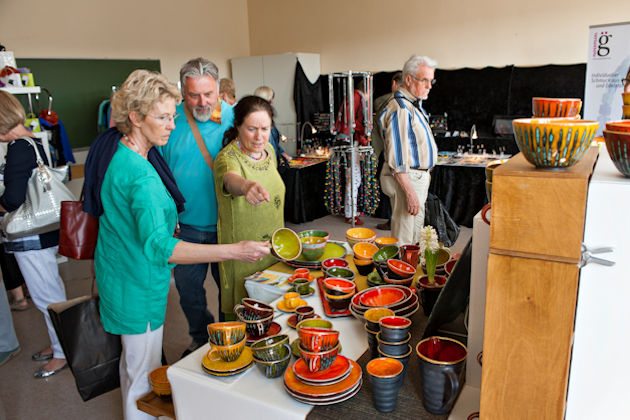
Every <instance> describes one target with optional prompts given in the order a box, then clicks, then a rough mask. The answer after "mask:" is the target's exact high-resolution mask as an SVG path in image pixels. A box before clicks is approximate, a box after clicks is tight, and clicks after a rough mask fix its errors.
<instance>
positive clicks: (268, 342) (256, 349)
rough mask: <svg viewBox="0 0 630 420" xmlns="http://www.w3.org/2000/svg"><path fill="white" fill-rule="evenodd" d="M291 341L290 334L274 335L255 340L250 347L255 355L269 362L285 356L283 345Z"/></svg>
mask: <svg viewBox="0 0 630 420" xmlns="http://www.w3.org/2000/svg"><path fill="white" fill-rule="evenodd" d="M288 343H289V336H288V335H286V334H278V335H272V336H271V337H266V338H263V339H260V340H258V341H255V342H253V343H252V344H251V346H250V348H251V349H252V353H253V355H254V357H256V358H257V359H259V360H264V361H267V362H270V361H273V360H279V359H281V358H282V357H283V356H284V353H283V350H282V345H283V344H288Z"/></svg>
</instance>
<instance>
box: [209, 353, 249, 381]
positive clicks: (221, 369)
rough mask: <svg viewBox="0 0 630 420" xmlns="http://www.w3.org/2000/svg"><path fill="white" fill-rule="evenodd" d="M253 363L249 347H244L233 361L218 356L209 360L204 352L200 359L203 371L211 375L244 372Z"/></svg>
mask: <svg viewBox="0 0 630 420" xmlns="http://www.w3.org/2000/svg"><path fill="white" fill-rule="evenodd" d="M253 363H254V357H253V354H252V350H251V349H250V348H249V347H245V349H244V350H243V353H241V355H240V356H239V357H238V359H236V360H235V361H233V362H226V361H224V360H222V359H220V358H218V356H217V359H212V360H211V359H209V358H208V354H205V355H204V356H203V359H202V360H201V368H202V369H203V371H204V372H206V373H208V374H210V375H213V376H232V375H238V374H239V373H241V372H245V371H246V370H247V369H249V368H250V367H252V365H253Z"/></svg>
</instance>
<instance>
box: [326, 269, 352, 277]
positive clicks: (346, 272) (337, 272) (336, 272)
mask: <svg viewBox="0 0 630 420" xmlns="http://www.w3.org/2000/svg"><path fill="white" fill-rule="evenodd" d="M324 274H325V276H326V277H338V278H342V279H346V280H354V277H355V274H354V271H352V270H350V268H344V267H331V268H327V269H325V270H324Z"/></svg>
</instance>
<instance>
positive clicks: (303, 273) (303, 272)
mask: <svg viewBox="0 0 630 420" xmlns="http://www.w3.org/2000/svg"><path fill="white" fill-rule="evenodd" d="M293 273H294V274H295V277H297V278H299V279H308V276H309V271H308V268H297V269H296V270H295V271H294V272H293Z"/></svg>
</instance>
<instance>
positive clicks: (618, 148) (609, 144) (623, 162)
mask: <svg viewBox="0 0 630 420" xmlns="http://www.w3.org/2000/svg"><path fill="white" fill-rule="evenodd" d="M604 138H605V139H606V149H607V150H608V154H609V155H610V159H612V161H613V163H614V164H615V168H617V170H618V171H619V172H621V173H622V174H623V175H624V176H627V177H630V132H617V131H607V130H604Z"/></svg>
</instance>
